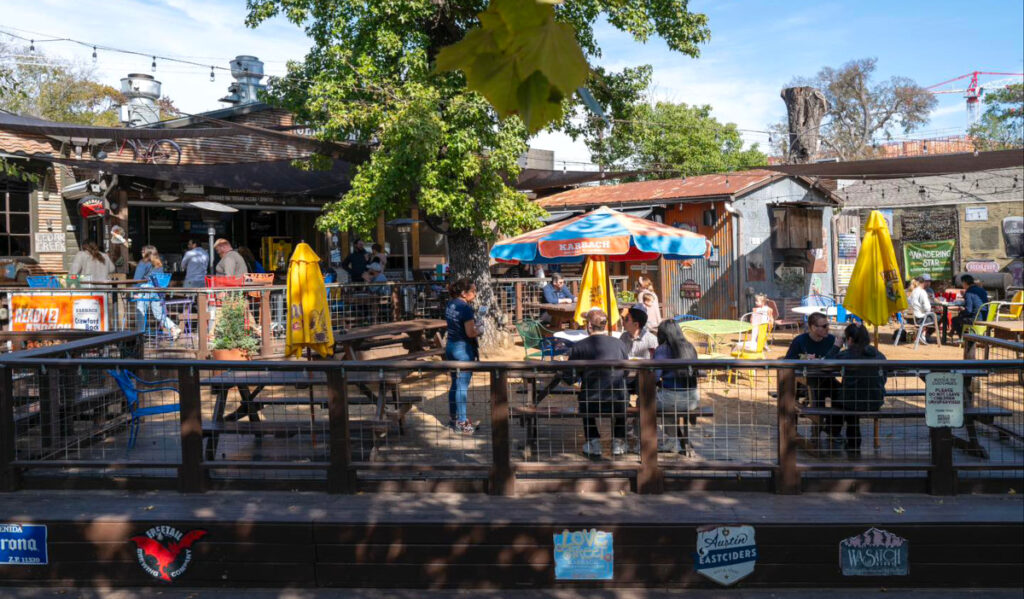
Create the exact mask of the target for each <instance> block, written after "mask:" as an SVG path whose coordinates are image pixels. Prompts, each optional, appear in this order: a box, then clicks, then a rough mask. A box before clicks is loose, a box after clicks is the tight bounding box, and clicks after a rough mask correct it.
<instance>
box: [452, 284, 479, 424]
mask: <svg viewBox="0 0 1024 599" xmlns="http://www.w3.org/2000/svg"><path fill="white" fill-rule="evenodd" d="M448 293H449V295H450V296H451V300H449V302H448V305H447V306H446V307H445V310H444V319H445V320H446V321H447V322H448V334H447V336H446V337H445V346H444V359H445V360H455V361H459V362H475V361H477V360H479V359H480V349H479V345H478V343H477V337H478V336H479V331H478V330H477V326H476V315H475V314H474V313H473V307H472V306H471V305H470V303H471V302H472V301H473V300H475V299H476V285H475V284H474V283H473V281H471V280H469V279H468V278H462V279H459V280H457V281H455V282H454V283H452V284H451V286H450V287H449V288H448ZM472 378H473V373H472V372H457V373H456V372H453V373H452V383H451V386H450V387H449V388H448V417H449V420H448V426H449V427H450V428H451V429H452V430H454V431H455V432H457V433H460V434H463V435H472V434H473V431H474V430H475V427H474V426H473V423H472V422H470V421H469V416H468V415H467V413H466V403H467V401H468V395H469V383H470V380H472Z"/></svg>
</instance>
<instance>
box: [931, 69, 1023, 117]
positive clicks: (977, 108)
mask: <svg viewBox="0 0 1024 599" xmlns="http://www.w3.org/2000/svg"><path fill="white" fill-rule="evenodd" d="M993 75H996V76H1000V77H1004V79H994V80H991V81H986V82H984V83H981V84H979V83H978V77H979V76H993ZM964 79H970V82H969V83H968V84H967V87H966V88H961V89H938V88H941V87H942V86H944V85H949V84H951V83H955V82H957V81H962V80H964ZM1014 83H1024V73H996V72H992V71H972V72H970V73H967V74H966V75H960V76H959V77H954V78H953V79H950V80H949V81H943V82H942V83H936V84H935V85H930V86H928V87H926V88H925V89H926V90H928V91H930V92H931V93H933V94H964V97H966V98H967V126H968V127H970V126H971V125H974V124H975V123H977V122H978V119H979V118H980V117H981V97H982V96H983V95H984V94H985V90H992V89H1000V88H1003V87H1007V86H1010V85H1013V84H1014ZM961 85H963V84H961ZM951 87H958V86H951Z"/></svg>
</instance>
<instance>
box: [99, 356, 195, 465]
mask: <svg viewBox="0 0 1024 599" xmlns="http://www.w3.org/2000/svg"><path fill="white" fill-rule="evenodd" d="M107 374H109V375H110V376H111V378H113V379H114V381H115V382H117V386H118V387H120V388H121V392H122V393H124V397H125V400H126V401H127V403H128V415H129V420H128V449H129V450H131V449H132V448H134V447H135V440H136V438H137V437H138V434H139V424H140V423H141V422H142V419H143V418H145V417H146V416H156V415H158V414H169V413H171V412H178V411H180V410H181V404H177V403H173V404H164V405H162V406H148V407H145V408H143V407H140V406H139V399H140V397H141V396H142V394H144V393H153V392H156V391H174V392H175V393H177V392H178V389H177V388H175V387H156V388H154V389H140V388H138V387H136V385H135V384H136V383H140V384H142V385H162V384H164V383H174V382H177V381H176V379H163V380H159V381H147V380H143V379H140V378H139V377H137V376H135V375H134V374H132V373H131V372H128V371H127V370H125V371H121V370H108V371H107Z"/></svg>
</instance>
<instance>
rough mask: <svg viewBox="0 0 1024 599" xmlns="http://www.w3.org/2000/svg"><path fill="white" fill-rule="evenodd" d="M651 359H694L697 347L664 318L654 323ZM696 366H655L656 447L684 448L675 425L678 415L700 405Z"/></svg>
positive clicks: (680, 429) (680, 434) (678, 427)
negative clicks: (654, 343) (655, 345)
mask: <svg viewBox="0 0 1024 599" xmlns="http://www.w3.org/2000/svg"><path fill="white" fill-rule="evenodd" d="M654 359H655V360H696V359H697V350H696V349H695V348H694V347H693V344H691V343H690V342H689V341H687V339H686V337H684V336H683V330H682V329H680V328H679V325H678V324H676V323H675V322H673V321H671V320H664V321H662V322H661V324H660V325H658V348H657V349H656V350H654ZM699 374H700V372H699V371H697V370H695V369H694V370H690V369H686V368H684V369H680V370H656V371H655V372H654V376H655V377H656V378H657V379H658V383H659V388H658V414H660V415H661V416H660V420H661V422H660V423H659V424H658V451H667V452H675V453H682V452H683V451H685V449H686V448H685V447H684V445H683V441H682V440H683V439H685V438H686V437H685V435H684V433H683V429H682V427H680V426H679V417H680V416H683V415H685V414H686V413H687V412H690V411H692V410H696V409H697V406H699V405H700V393H699V391H698V389H697V376H699ZM673 424H675V433H676V434H675V437H670V436H669V434H668V433H669V431H670V427H671V426H672V425H673Z"/></svg>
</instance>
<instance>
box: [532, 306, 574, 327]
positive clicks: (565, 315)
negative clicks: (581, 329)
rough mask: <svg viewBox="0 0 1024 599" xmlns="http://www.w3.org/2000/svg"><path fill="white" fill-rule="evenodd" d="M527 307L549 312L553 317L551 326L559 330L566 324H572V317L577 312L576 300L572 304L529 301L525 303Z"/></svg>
mask: <svg viewBox="0 0 1024 599" xmlns="http://www.w3.org/2000/svg"><path fill="white" fill-rule="evenodd" d="M523 305H524V306H526V307H527V308H534V309H537V310H541V311H544V312H547V313H548V315H549V316H550V317H551V328H552V329H554V330H556V331H558V330H561V329H562V328H563V326H564V325H565V324H570V325H571V324H572V317H573V315H574V314H576V302H572V303H571V304H545V303H541V302H532V303H531V302H527V303H525V304H523Z"/></svg>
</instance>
